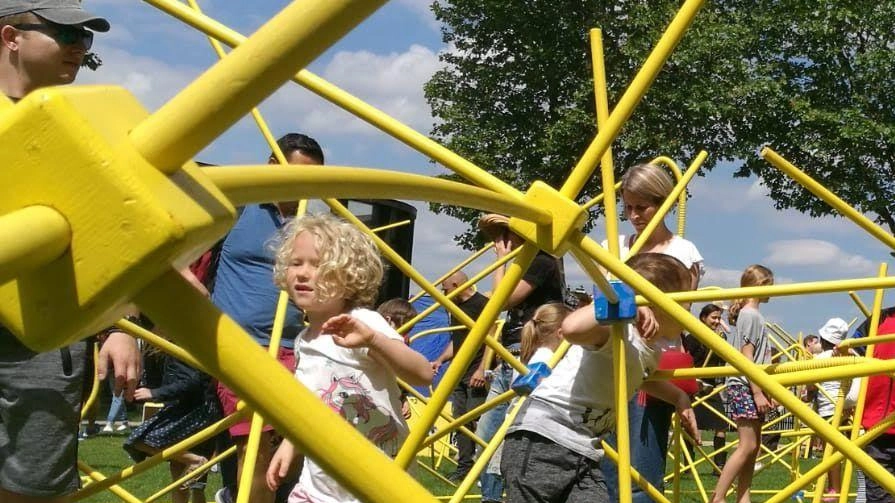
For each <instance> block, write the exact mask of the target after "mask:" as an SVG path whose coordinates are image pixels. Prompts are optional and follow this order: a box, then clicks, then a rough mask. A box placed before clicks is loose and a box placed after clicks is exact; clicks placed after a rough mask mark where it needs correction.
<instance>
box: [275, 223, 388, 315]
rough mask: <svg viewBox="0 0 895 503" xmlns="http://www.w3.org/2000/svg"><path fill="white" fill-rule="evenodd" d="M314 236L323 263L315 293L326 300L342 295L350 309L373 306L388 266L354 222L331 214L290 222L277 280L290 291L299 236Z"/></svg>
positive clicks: (284, 231) (280, 243) (280, 250)
mask: <svg viewBox="0 0 895 503" xmlns="http://www.w3.org/2000/svg"><path fill="white" fill-rule="evenodd" d="M302 232H308V233H310V234H311V235H313V236H314V241H315V243H316V246H317V255H318V258H319V263H318V265H317V281H316V285H315V287H314V292H315V296H316V298H317V300H319V301H322V302H325V301H329V300H332V299H337V298H341V299H343V300H344V301H345V303H346V304H347V307H349V308H355V307H372V306H373V305H374V304H375V302H376V298H377V297H378V295H379V286H380V285H381V284H382V277H383V274H384V269H385V267H384V265H383V263H382V258H381V257H380V256H379V250H378V249H377V248H376V245H375V244H374V243H373V240H372V239H371V238H370V237H369V236H367V235H366V234H364V233H363V232H361V231H360V229H358V228H357V227H355V226H354V225H352V224H350V223H348V222H346V221H344V220H341V219H339V218H336V217H334V216H332V215H328V214H320V215H307V216H304V217H301V218H296V219H295V220H292V221H291V222H289V223H288V224H286V225H285V226H284V227H283V229H282V231H281V233H280V237H279V240H278V244H277V246H276V263H275V264H274V268H273V276H274V282H275V283H276V285H277V286H278V287H280V288H282V289H283V290H288V285H287V284H286V270H287V269H288V267H289V263H290V258H291V256H292V246H293V242H294V241H295V238H296V237H297V236H298V235H299V234H301V233H302Z"/></svg>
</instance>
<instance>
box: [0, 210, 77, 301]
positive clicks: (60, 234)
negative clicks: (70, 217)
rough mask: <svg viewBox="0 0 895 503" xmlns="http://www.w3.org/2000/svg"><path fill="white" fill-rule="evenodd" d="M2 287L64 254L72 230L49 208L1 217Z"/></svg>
mask: <svg viewBox="0 0 895 503" xmlns="http://www.w3.org/2000/svg"><path fill="white" fill-rule="evenodd" d="M0 243H3V246H0V284H3V283H6V282H7V281H9V280H11V279H13V278H15V277H16V276H18V275H20V274H22V273H25V272H27V271H30V270H31V269H34V268H36V267H40V266H42V265H44V264H48V263H50V262H52V261H54V260H56V259H57V258H59V257H60V256H62V254H63V253H65V250H66V249H68V245H69V244H70V243H71V227H69V225H68V221H67V220H65V217H64V216H62V214H61V213H59V212H58V211H56V210H54V209H53V208H50V207H49V206H29V207H27V208H22V209H20V210H16V211H14V212H12V213H7V214H6V215H2V216H0Z"/></svg>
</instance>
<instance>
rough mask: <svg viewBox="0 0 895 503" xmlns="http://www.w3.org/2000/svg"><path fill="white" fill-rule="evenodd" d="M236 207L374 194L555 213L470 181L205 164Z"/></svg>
mask: <svg viewBox="0 0 895 503" xmlns="http://www.w3.org/2000/svg"><path fill="white" fill-rule="evenodd" d="M201 171H202V172H203V173H204V174H205V175H206V176H208V177H209V178H210V179H211V180H212V181H213V182H214V184H215V185H217V186H218V188H219V189H221V191H222V192H223V193H224V194H226V196H227V198H228V199H230V201H231V202H232V203H233V205H234V206H239V205H243V204H249V203H257V202H267V201H283V200H290V199H308V198H313V197H325V198H339V199H345V198H368V199H370V198H372V199H389V198H397V199H407V200H413V201H431V202H440V203H444V204H450V205H457V206H463V207H466V208H477V209H480V210H484V211H491V212H496V213H502V214H504V215H510V216H514V217H519V218H522V219H524V220H528V221H530V222H535V223H537V224H547V223H550V222H551V218H552V217H551V215H550V212H548V211H547V210H545V209H543V208H538V207H535V206H533V205H531V204H530V203H528V202H525V201H523V200H519V199H515V198H513V197H510V196H507V195H504V194H501V193H497V192H494V191H491V190H488V189H482V188H480V187H475V186H473V185H469V184H467V183H460V182H454V181H451V180H443V179H441V178H434V177H431V176H426V175H416V174H411V173H401V172H398V171H386V170H377V169H367V168H350V167H341V166H327V167H326V169H308V167H307V166H298V165H289V166H272V165H269V164H264V165H257V166H214V167H205V168H201Z"/></svg>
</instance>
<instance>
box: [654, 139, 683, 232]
mask: <svg viewBox="0 0 895 503" xmlns="http://www.w3.org/2000/svg"><path fill="white" fill-rule="evenodd" d="M653 163H661V164H664V165H666V166H668V169H670V170H671V172H672V173H674V178H675V180H676V181H680V179H681V176H682V174H681V168H679V167H678V165H677V163H676V162H675V161H674V159H672V158H670V157H667V156H664V155H663V156H659V157H656V158H655V159H653ZM686 226H687V193H686V192H681V195H679V196H678V197H677V235H678V236H680V237H684V233H685V230H686Z"/></svg>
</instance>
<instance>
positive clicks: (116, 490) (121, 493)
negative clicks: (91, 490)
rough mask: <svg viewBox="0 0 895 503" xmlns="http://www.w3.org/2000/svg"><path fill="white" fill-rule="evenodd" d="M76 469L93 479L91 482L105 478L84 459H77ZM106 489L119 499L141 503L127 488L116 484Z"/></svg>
mask: <svg viewBox="0 0 895 503" xmlns="http://www.w3.org/2000/svg"><path fill="white" fill-rule="evenodd" d="M78 470H80V471H81V473H83V474H85V475H87V476H88V477H90V479H91V480H93V481H94V482H93V483H94V484H95V483H97V482H103V481H104V480H106V476H105V475H103V474H102V473H100V472H99V471H98V470H96V469H94V468H93V467H92V466H90V465H88V464H87V463H85V462H84V461H81V460H80V459H79V460H78ZM108 489H109V492H110V493H112V494H114V495H115V496H118V498H119V499H121V501H124V502H125V503H143V501H142V500H140V498H138V497H136V496H134V495H133V494H132V493H131V492H129V491H128V490H126V489H125V488H123V487H121V486H119V485H117V484H113V485H110V486H108ZM78 494H79V493H75V496H74V497H73V499H72V501H78V500H79V498H76V496H77V495H78Z"/></svg>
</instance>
